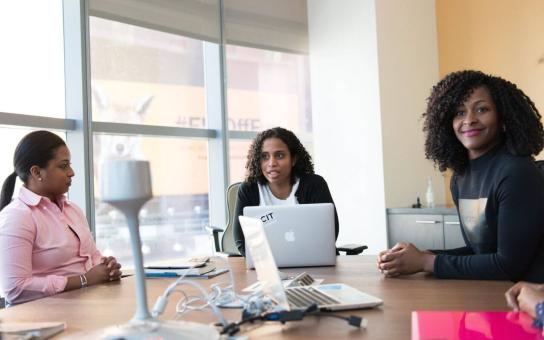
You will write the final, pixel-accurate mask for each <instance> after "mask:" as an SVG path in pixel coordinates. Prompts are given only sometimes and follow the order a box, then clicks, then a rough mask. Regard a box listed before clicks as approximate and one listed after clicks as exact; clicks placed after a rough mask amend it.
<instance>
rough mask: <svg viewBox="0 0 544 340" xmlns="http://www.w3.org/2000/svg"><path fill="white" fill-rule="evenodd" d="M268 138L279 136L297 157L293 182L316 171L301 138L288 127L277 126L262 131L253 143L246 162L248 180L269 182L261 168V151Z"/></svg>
mask: <svg viewBox="0 0 544 340" xmlns="http://www.w3.org/2000/svg"><path fill="white" fill-rule="evenodd" d="M268 138H278V139H281V141H282V142H284V143H285V145H287V148H288V149H289V152H290V153H291V157H295V158H296V162H295V165H294V166H293V169H292V171H291V184H294V183H295V181H296V177H301V176H302V175H305V174H313V173H314V164H313V163H312V157H311V156H310V154H309V153H308V151H306V149H305V148H304V146H303V145H302V143H301V142H300V140H299V139H298V138H297V136H295V134H294V133H293V132H291V131H289V130H287V129H284V128H281V127H275V128H272V129H268V130H265V131H262V132H260V133H259V134H258V135H257V137H255V139H254V140H253V142H252V143H251V146H250V147H249V152H248V155H247V163H246V170H247V172H246V181H247V182H249V183H257V182H258V183H261V184H265V183H267V180H266V178H265V177H264V175H263V172H262V170H261V152H262V148H263V143H264V141H265V140H266V139H268Z"/></svg>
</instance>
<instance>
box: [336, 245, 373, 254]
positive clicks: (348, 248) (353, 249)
mask: <svg viewBox="0 0 544 340" xmlns="http://www.w3.org/2000/svg"><path fill="white" fill-rule="evenodd" d="M367 248H368V247H367V246H364V245H362V244H344V245H342V246H340V247H337V248H336V251H338V252H341V251H344V252H346V255H359V254H361V253H362V252H363V250H365V249H367Z"/></svg>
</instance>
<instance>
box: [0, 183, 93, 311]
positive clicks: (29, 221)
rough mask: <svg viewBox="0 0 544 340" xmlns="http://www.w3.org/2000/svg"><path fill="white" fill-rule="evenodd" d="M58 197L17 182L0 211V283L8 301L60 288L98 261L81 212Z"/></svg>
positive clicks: (39, 296) (46, 294)
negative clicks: (51, 197)
mask: <svg viewBox="0 0 544 340" xmlns="http://www.w3.org/2000/svg"><path fill="white" fill-rule="evenodd" d="M58 202H59V205H56V204H55V203H53V202H51V201H50V200H49V199H48V198H47V197H42V196H39V195H36V194H35V193H33V192H32V191H30V190H28V189H27V188H25V187H22V188H21V190H20V191H19V197H18V198H16V199H14V200H13V201H12V202H11V203H10V204H9V205H7V206H6V207H5V208H4V209H3V210H2V211H1V212H0V286H1V288H2V292H3V295H4V296H5V297H6V301H7V302H8V303H9V304H15V303H21V302H25V301H29V300H33V299H37V298H41V297H45V296H49V295H53V294H56V293H59V292H62V291H63V290H64V288H65V287H66V283H67V281H68V277H69V276H74V275H81V274H85V273H86V272H87V271H88V270H89V269H91V268H92V267H93V266H95V265H97V264H99V263H100V259H101V254H100V252H99V251H98V250H97V249H96V245H95V243H94V240H93V238H92V236H91V233H90V231H89V226H88V224H87V220H86V219H85V216H84V215H83V212H82V211H81V210H80V209H79V208H78V207H77V206H76V205H75V204H74V203H70V202H69V201H68V200H66V198H65V197H64V196H62V197H61V198H60V199H59V201H58ZM59 206H60V208H59Z"/></svg>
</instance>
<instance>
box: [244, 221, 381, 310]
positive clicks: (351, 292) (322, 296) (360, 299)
mask: <svg viewBox="0 0 544 340" xmlns="http://www.w3.org/2000/svg"><path fill="white" fill-rule="evenodd" d="M239 219H240V224H241V226H242V230H243V232H244V235H245V239H246V249H247V250H248V252H249V253H251V256H252V257H253V259H254V264H255V272H256V273H257V279H258V280H259V282H260V283H261V285H262V287H263V293H264V294H265V295H267V296H269V297H270V298H272V299H273V300H274V301H275V302H276V303H277V304H278V305H279V306H280V307H282V308H284V309H286V310H290V309H292V308H294V309H299V308H307V307H308V306H310V305H312V304H313V303H316V304H317V305H318V307H319V309H321V310H347V309H358V308H370V307H375V306H379V305H381V304H382V303H383V301H382V300H381V299H379V298H377V297H375V296H372V295H370V294H366V293H363V292H361V291H359V290H357V289H355V288H353V287H350V286H348V285H346V284H342V283H334V284H324V285H319V286H301V287H291V288H284V287H283V285H282V283H281V279H280V275H279V272H278V267H277V266H276V262H275V261H274V256H273V255H272V252H271V250H270V246H269V244H268V239H267V235H266V233H265V231H264V228H263V223H262V221H261V220H260V219H257V218H251V217H246V216H240V217H239ZM246 255H247V254H246Z"/></svg>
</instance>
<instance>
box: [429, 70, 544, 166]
mask: <svg viewBox="0 0 544 340" xmlns="http://www.w3.org/2000/svg"><path fill="white" fill-rule="evenodd" d="M481 86H484V87H486V88H487V90H488V91H489V93H490V94H491V97H492V99H493V102H494V103H495V106H496V108H497V113H498V115H499V120H500V122H501V123H502V125H503V129H504V132H503V137H502V138H503V143H504V144H505V145H506V147H507V148H508V151H509V152H510V153H512V154H513V155H518V156H528V157H531V156H533V155H537V154H538V153H539V152H540V151H541V150H542V148H543V147H544V129H543V127H542V123H541V122H540V118H541V117H540V113H539V112H538V110H537V108H536V106H535V104H534V103H533V101H532V100H531V99H530V98H529V97H528V96H527V95H526V94H525V93H524V92H523V91H522V90H520V89H519V88H518V87H517V86H516V85H515V84H513V83H511V82H509V81H508V80H505V79H503V78H500V77H496V76H492V75H488V74H485V73H483V72H480V71H472V70H466V71H458V72H453V73H450V74H448V75H447V76H446V77H444V79H442V80H441V81H439V82H438V84H436V85H435V86H434V87H433V89H432V92H431V96H430V97H429V98H428V100H427V111H426V112H425V113H424V114H423V118H424V119H425V123H424V128H423V131H425V133H426V138H425V155H426V157H427V159H430V160H432V161H434V163H435V165H437V166H438V169H439V170H440V171H445V170H446V169H448V168H449V169H452V170H453V171H454V172H456V173H462V172H463V171H464V169H465V168H466V166H467V164H468V163H469V160H468V153H467V150H466V149H465V147H464V146H463V144H461V142H460V141H459V140H458V139H457V137H456V136H455V132H454V131H453V128H452V121H453V117H454V115H455V111H456V109H457V107H459V105H461V104H462V103H463V102H464V101H465V100H466V99H467V98H468V97H469V96H470V95H471V94H472V92H473V91H474V90H475V89H476V88H479V87H481Z"/></svg>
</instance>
